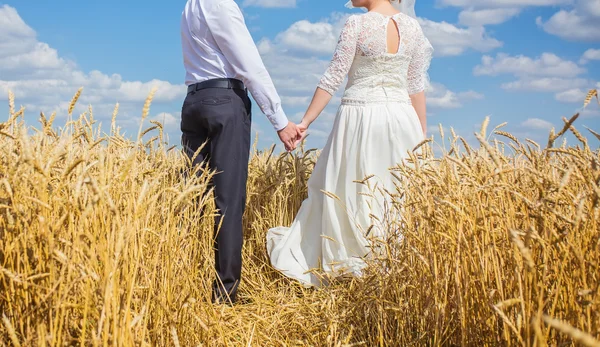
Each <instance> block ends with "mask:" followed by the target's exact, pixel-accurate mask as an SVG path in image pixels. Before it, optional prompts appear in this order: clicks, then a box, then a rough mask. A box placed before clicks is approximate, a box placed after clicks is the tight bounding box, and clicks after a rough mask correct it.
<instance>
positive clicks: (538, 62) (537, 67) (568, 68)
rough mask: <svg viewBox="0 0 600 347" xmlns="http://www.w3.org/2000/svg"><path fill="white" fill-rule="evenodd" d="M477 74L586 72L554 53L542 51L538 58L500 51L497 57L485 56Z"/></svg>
mask: <svg viewBox="0 0 600 347" xmlns="http://www.w3.org/2000/svg"><path fill="white" fill-rule="evenodd" d="M473 72H474V73H475V75H477V76H480V75H489V76H497V75H500V74H514V75H517V76H524V75H526V76H550V77H572V76H576V75H579V74H582V73H583V72H585V69H583V68H581V67H579V66H578V65H577V63H575V62H572V61H569V60H563V59H562V58H560V57H558V56H557V55H556V54H553V53H542V55H541V56H540V57H539V58H537V59H532V58H530V57H526V56H523V55H519V56H510V55H508V54H505V53H499V54H498V55H496V57H495V58H494V57H491V56H483V57H482V59H481V65H477V66H476V67H475V69H474V70H473Z"/></svg>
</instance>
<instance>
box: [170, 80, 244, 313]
mask: <svg viewBox="0 0 600 347" xmlns="http://www.w3.org/2000/svg"><path fill="white" fill-rule="evenodd" d="M251 123H252V118H251V101H250V98H249V97H248V93H247V92H246V91H245V90H242V89H225V88H207V89H200V90H196V91H192V92H191V93H189V94H188V95H187V97H186V99H185V101H184V103H183V107H182V111H181V131H182V138H181V141H182V146H183V150H184V152H185V154H186V155H187V156H188V157H189V158H190V159H191V158H192V157H193V156H194V154H195V153H196V151H197V150H198V149H199V148H200V147H201V146H202V145H203V144H204V148H203V149H202V150H201V152H200V154H199V155H197V157H196V158H195V159H194V161H193V163H192V164H193V165H194V166H196V165H208V167H209V169H210V170H216V175H215V176H214V178H213V181H212V184H213V185H214V192H215V202H216V207H217V210H218V211H217V212H218V216H217V217H216V218H215V234H216V236H215V237H214V240H215V244H214V247H215V267H216V271H217V278H216V280H215V282H214V285H213V297H212V300H213V302H229V301H230V302H235V301H236V295H237V288H238V285H239V283H240V279H241V272H242V243H243V231H242V215H243V214H244V209H245V205H246V181H247V179H248V160H249V154H250V126H251ZM219 226H220V228H219Z"/></svg>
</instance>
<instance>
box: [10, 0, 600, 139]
mask: <svg viewBox="0 0 600 347" xmlns="http://www.w3.org/2000/svg"><path fill="white" fill-rule="evenodd" d="M345 2H346V1H345V0H325V1H323V0H320V1H317V0H240V1H238V4H239V5H240V7H241V8H242V10H243V12H244V15H245V18H246V23H247V25H248V27H249V28H250V30H251V33H252V36H253V38H254V40H255V41H256V43H257V45H258V47H259V50H260V52H261V55H262V56H263V59H264V61H265V64H266V66H267V68H268V70H269V72H270V73H271V75H272V77H273V79H274V81H275V85H276V87H277V88H278V90H279V92H280V94H281V96H282V99H283V102H284V109H285V111H286V113H287V114H288V116H289V117H290V118H291V119H292V120H299V119H300V117H301V116H302V113H303V112H304V110H305V109H306V106H307V105H308V102H309V101H310V97H311V96H312V94H313V92H314V88H315V87H316V84H317V82H318V80H319V78H320V76H321V74H322V73H323V72H324V71H325V68H326V67H327V64H328V62H329V59H330V57H331V54H332V52H333V49H334V48H335V43H336V41H337V36H338V34H339V31H340V30H341V27H342V24H343V22H344V20H345V18H346V16H348V15H349V14H352V13H361V10H359V9H355V10H348V9H346V8H344V3H345ZM184 4H185V1H183V0H181V1H137V0H130V1H126V2H121V1H115V0H105V1H102V2H100V1H86V2H81V1H72V0H63V1H58V2H42V1H38V2H24V1H1V0H0V27H2V30H0V107H3V108H4V109H7V102H6V99H7V98H6V95H7V91H8V90H9V89H10V90H13V91H14V92H15V94H16V98H17V105H24V106H26V115H27V121H28V124H30V125H37V123H36V122H37V118H38V115H39V112H40V111H44V112H45V113H48V114H49V113H51V112H52V111H54V110H56V111H57V112H58V122H61V120H62V121H63V122H64V119H65V118H64V117H65V115H66V106H67V105H68V101H69V100H70V98H71V96H72V95H73V94H74V93H75V91H76V90H77V89H78V88H79V87H81V86H83V87H84V91H83V96H82V98H81V102H80V103H79V105H78V108H77V110H76V112H79V113H81V112H83V111H85V110H86V108H87V105H88V104H91V105H92V106H93V107H94V115H95V118H96V119H98V120H100V121H102V122H103V123H105V125H106V126H107V125H108V123H109V122H110V116H111V114H112V110H113V107H114V104H115V103H116V102H119V103H120V113H119V117H118V119H119V124H120V125H121V127H122V128H123V129H124V130H125V131H126V132H127V133H128V134H136V133H137V129H138V126H139V116H140V114H141V109H142V105H143V102H144V98H145V96H146V95H147V93H148V91H149V90H150V89H151V88H152V86H155V85H156V86H158V87H159V92H158V94H157V96H156V99H155V102H154V103H153V105H152V108H151V118H154V119H159V120H163V121H164V122H165V125H166V128H167V129H168V133H169V136H170V142H171V143H172V144H179V136H180V133H179V129H178V126H179V116H180V110H181V103H182V101H183V98H184V97H185V87H184V86H183V79H184V70H183V66H182V56H181V48H180V38H179V21H180V15H181V11H182V9H183V6H184ZM416 10H417V14H418V16H419V17H420V22H421V25H422V27H423V29H424V31H425V33H426V35H427V36H428V38H429V39H430V41H431V42H432V44H433V46H434V49H435V50H436V55H435V57H434V59H433V61H432V65H431V69H430V76H431V80H432V82H433V86H434V88H433V90H432V91H430V92H429V94H428V111H429V112H428V114H429V125H430V128H431V130H430V132H429V133H430V134H437V130H436V129H437V124H438V123H441V124H442V125H443V126H444V128H446V129H449V128H450V127H453V128H454V129H455V130H456V132H457V133H458V134H459V135H462V136H464V137H466V138H468V139H469V140H471V141H472V140H473V138H474V137H473V136H472V134H473V132H474V131H476V130H478V128H479V126H480V124H481V122H482V121H483V119H484V117H485V116H488V115H489V116H490V117H491V125H492V126H493V125H497V124H500V123H503V122H508V126H507V127H506V129H505V130H508V131H510V132H513V133H514V134H515V135H517V136H519V137H521V138H525V137H527V138H531V139H533V140H535V141H538V142H541V143H545V140H546V138H547V134H548V131H549V129H550V127H552V126H554V127H556V128H560V127H561V124H562V120H561V119H562V117H570V116H571V115H572V114H574V113H575V112H576V111H577V110H578V109H579V108H580V107H581V105H582V101H583V98H584V95H585V93H586V92H587V90H589V89H592V88H599V87H600V85H599V82H600V0H571V1H569V0H560V1H559V0H432V1H425V0H421V1H418V2H417V8H416ZM342 92H343V87H342V88H341V89H340V91H339V93H338V96H340V95H341V93H342ZM338 105H339V98H334V99H333V101H332V103H331V104H330V106H329V107H328V108H327V109H326V111H325V112H324V114H323V115H322V116H321V118H319V119H318V120H317V121H316V123H315V124H314V126H313V127H312V129H311V136H310V137H309V139H308V143H307V145H308V147H321V146H322V145H323V144H324V143H325V140H326V137H327V135H328V132H329V130H330V129H331V124H332V122H333V118H334V115H335V112H336V109H337V106H338ZM253 113H254V114H253V117H254V131H255V132H257V133H258V136H259V147H261V148H264V147H268V146H270V145H271V144H273V143H276V139H277V137H276V133H275V132H274V131H273V129H272V127H271V125H270V124H269V123H268V121H267V120H266V117H265V116H264V115H263V114H262V113H261V112H260V110H259V109H258V108H256V107H255V108H254V112H253ZM584 125H585V126H587V127H590V128H592V129H594V130H596V131H600V106H598V105H597V104H592V105H590V107H589V108H588V109H587V110H586V111H585V112H584V113H583V115H582V117H581V118H580V120H579V121H578V122H577V123H576V126H578V127H579V128H580V130H584V129H583V127H582V126H584ZM588 138H589V139H590V141H591V145H593V146H598V141H596V140H592V136H588ZM569 140H572V138H570V137H569ZM570 143H574V142H570ZM277 148H278V149H279V150H281V149H282V146H281V145H278V147H277Z"/></svg>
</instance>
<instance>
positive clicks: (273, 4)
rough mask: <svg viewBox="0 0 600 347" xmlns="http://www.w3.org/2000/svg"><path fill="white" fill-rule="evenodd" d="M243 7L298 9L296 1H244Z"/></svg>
mask: <svg viewBox="0 0 600 347" xmlns="http://www.w3.org/2000/svg"><path fill="white" fill-rule="evenodd" d="M243 5H244V6H256V7H266V8H292V7H296V0H244V3H243Z"/></svg>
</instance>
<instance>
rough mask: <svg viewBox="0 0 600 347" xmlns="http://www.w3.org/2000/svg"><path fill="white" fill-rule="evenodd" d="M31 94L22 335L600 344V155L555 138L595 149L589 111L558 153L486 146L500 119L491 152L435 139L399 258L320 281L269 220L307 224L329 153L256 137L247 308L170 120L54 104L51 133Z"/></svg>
mask: <svg viewBox="0 0 600 347" xmlns="http://www.w3.org/2000/svg"><path fill="white" fill-rule="evenodd" d="M79 96H80V91H78V92H77V94H76V96H75V97H74V98H73V100H74V101H73V102H72V103H71V105H70V106H69V113H71V112H72V109H73V107H74V103H75V102H76V101H77V99H78V98H79ZM152 96H153V93H151V94H150V96H149V97H148V99H147V101H146V103H145V104H144V110H143V113H142V121H143V119H145V118H146V117H147V115H148V110H149V107H150V102H151V100H152ZM590 99H591V97H590ZM13 105H14V100H13V99H12V97H11V109H10V114H9V123H7V124H2V125H1V126H0V129H2V132H0V313H1V314H2V324H0V341H3V342H5V343H6V344H13V345H15V346H18V345H22V346H34V345H37V346H56V345H81V346H88V345H90V346H99V345H103V346H106V345H113V346H134V345H135V346H149V345H152V346H154V345H159V346H168V345H173V346H179V345H181V346H191V345H194V346H195V345H203V346H242V345H243V346H289V345H298V346H299V345H311V346H359V345H363V346H376V345H379V346H384V345H391V346H409V345H434V346H441V345H465V346H466V345H475V346H497V345H521V346H523V345H526V346H544V345H551V346H557V345H575V344H576V343H581V344H584V345H588V346H595V345H598V343H599V342H598V338H600V293H599V289H600V231H599V229H600V207H599V204H600V187H599V184H600V163H599V161H600V151H599V150H598V149H592V148H590V146H589V145H583V146H576V147H566V146H563V147H559V148H553V146H554V143H555V141H556V140H557V139H558V138H559V137H560V136H562V135H563V134H565V133H566V132H567V131H571V132H572V133H573V134H575V136H577V138H579V140H580V141H582V142H583V143H582V144H584V143H586V139H585V138H584V137H583V135H582V134H580V133H578V132H576V129H575V127H574V122H575V119H576V117H574V118H572V119H570V120H565V126H564V128H563V129H562V130H561V131H560V132H559V133H558V134H554V133H553V134H551V135H550V137H549V143H548V146H547V147H546V148H540V147H539V145H537V144H535V143H533V142H528V141H525V142H520V141H518V140H517V139H516V137H514V136H513V135H511V134H509V133H506V132H502V131H499V130H498V129H500V128H501V127H502V126H503V124H502V125H500V126H498V127H496V128H495V129H494V131H493V132H492V134H491V135H493V134H496V135H500V136H501V137H504V138H508V139H509V140H510V143H509V146H510V148H512V151H513V152H512V153H511V154H510V155H507V154H506V153H505V150H504V148H505V146H506V145H505V144H504V143H502V142H500V141H499V140H498V139H494V141H492V142H490V139H489V138H486V137H487V134H486V130H487V127H488V125H489V119H488V118H486V119H485V121H484V122H483V123H482V127H481V130H480V131H479V132H478V133H476V137H477V139H478V140H479V142H480V148H475V147H472V146H470V145H469V144H467V142H466V141H465V140H464V139H463V138H462V137H458V136H457V135H456V134H455V132H454V130H453V129H451V138H450V143H451V150H450V151H449V152H447V153H444V154H443V155H441V156H437V157H434V156H433V155H432V149H431V147H430V142H431V139H428V140H426V141H423V143H421V144H419V145H418V146H417V148H415V152H414V153H412V154H411V156H410V159H409V165H399V166H398V167H396V168H394V169H393V172H392V173H393V175H394V177H396V179H397V191H395V192H387V193H386V194H389V195H390V197H391V200H392V204H391V206H390V211H389V216H387V217H386V218H385V220H382V221H380V222H381V225H383V226H384V227H385V228H386V229H387V231H388V233H387V239H386V240H385V243H384V244H383V245H384V252H382V253H381V254H378V255H377V256H375V257H372V258H370V259H369V263H370V265H371V266H369V267H368V269H367V271H366V272H365V273H364V275H363V276H362V277H361V278H354V279H347V278H345V279H341V280H339V281H333V282H332V284H331V285H330V286H328V287H325V288H323V289H319V290H313V289H304V288H303V287H302V286H300V285H298V284H297V283H295V282H292V281H290V280H288V279H286V278H284V277H283V276H281V275H280V274H279V273H278V272H276V271H274V270H273V269H272V268H271V267H270V265H269V262H268V258H267V253H266V247H265V234H266V230H267V229H268V228H270V227H273V226H276V225H287V224H289V223H290V222H291V221H292V220H293V218H294V215H295V213H296V212H297V211H298V208H299V207H300V204H301V203H302V201H303V200H304V199H305V197H306V194H307V188H306V185H307V181H308V178H309V176H310V173H311V171H312V169H313V167H314V164H315V160H316V158H317V157H318V155H319V153H318V152H317V151H315V150H309V151H304V150H303V149H302V150H301V151H298V152H296V153H291V154H290V153H284V154H281V155H279V156H277V155H274V147H272V148H270V149H269V150H267V151H258V150H257V149H256V147H254V149H253V155H252V158H251V163H250V167H249V179H248V202H247V208H246V214H245V216H244V230H245V244H244V269H243V282H242V284H241V287H240V293H239V296H240V299H241V303H240V304H239V305H236V306H233V307H229V306H214V305H212V304H210V303H209V302H210V291H211V284H212V280H213V278H214V266H213V250H212V248H211V247H212V244H213V242H212V238H213V235H212V232H211V230H212V228H213V221H214V219H213V216H214V215H215V214H216V211H215V209H214V204H213V201H212V198H211V195H210V192H211V187H210V180H211V177H212V175H213V173H212V172H208V171H202V169H200V168H199V169H195V170H192V169H191V168H190V167H189V161H188V160H187V159H186V158H185V156H183V155H182V154H181V153H180V152H179V151H176V150H173V149H172V148H166V145H165V143H163V140H162V131H163V128H162V125H161V124H160V123H156V122H152V127H151V128H150V129H146V130H145V131H143V130H142V128H140V131H139V135H138V138H137V140H136V141H132V140H130V139H127V138H125V137H124V136H123V135H122V134H121V133H120V130H119V129H118V128H117V127H116V125H115V119H116V117H117V111H118V107H115V111H114V114H113V115H112V118H111V126H110V128H111V132H110V135H107V136H106V137H103V136H101V134H100V131H99V130H100V129H98V128H96V126H97V125H95V122H94V121H93V113H92V110H91V109H89V110H88V111H87V112H85V113H84V114H82V115H81V117H80V118H79V119H78V120H77V121H74V122H73V123H72V126H73V131H64V130H57V131H55V130H53V129H52V128H51V127H52V122H53V120H54V115H53V116H52V117H51V119H50V120H49V121H46V120H45V117H44V116H43V115H41V118H40V119H41V122H42V126H43V128H42V130H40V131H36V130H34V131H33V134H32V135H28V134H29V133H28V131H27V129H26V128H25V126H24V124H17V123H16V120H15V117H13V116H14V114H15V112H14V106H13ZM157 131H158V135H157V136H154V137H153V138H152V139H150V140H149V141H146V142H145V143H143V142H141V141H140V140H141V138H142V137H143V136H152V135H153V133H155V132H157ZM440 132H443V130H442V129H440ZM592 134H594V135H596V133H593V132H592ZM491 135H490V136H491ZM442 137H443V136H442ZM155 138H156V139H159V141H155V140H153V139H155ZM459 142H462V143H463V145H464V148H465V151H461V150H460V148H459V146H458V143H459ZM355 183H356V184H366V185H368V184H369V182H368V178H365V179H362V178H357V181H356V182H355ZM374 189H375V188H374ZM324 194H327V195H329V196H332V198H334V197H335V196H334V195H333V194H331V192H324ZM370 230H371V228H368V231H367V232H369V231H370Z"/></svg>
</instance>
